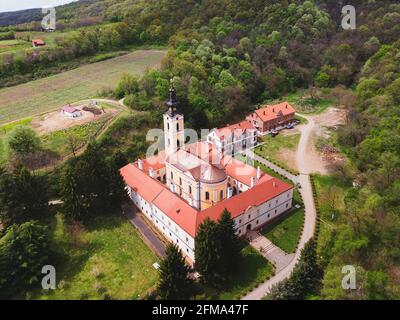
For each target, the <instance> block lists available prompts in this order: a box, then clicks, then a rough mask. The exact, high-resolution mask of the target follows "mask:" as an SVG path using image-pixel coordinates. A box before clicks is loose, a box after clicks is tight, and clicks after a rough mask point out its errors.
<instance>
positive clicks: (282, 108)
mask: <svg viewBox="0 0 400 320" xmlns="http://www.w3.org/2000/svg"><path fill="white" fill-rule="evenodd" d="M295 113H296V110H295V109H294V108H293V107H292V106H291V105H290V104H289V103H288V102H283V103H280V104H276V105H273V106H270V105H266V106H264V107H262V108H260V109H258V110H256V111H254V112H253V113H251V114H250V115H248V116H247V118H246V119H247V120H248V121H250V122H251V123H252V124H253V126H254V127H255V128H257V129H258V131H259V132H261V133H268V132H270V131H272V130H279V129H281V128H284V127H285V126H286V125H288V124H290V123H293V122H294V120H295V119H294V115H295Z"/></svg>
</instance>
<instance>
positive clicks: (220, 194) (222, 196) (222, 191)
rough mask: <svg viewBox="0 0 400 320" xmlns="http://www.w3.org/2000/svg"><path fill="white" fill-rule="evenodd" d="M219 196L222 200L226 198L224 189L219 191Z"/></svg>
mask: <svg viewBox="0 0 400 320" xmlns="http://www.w3.org/2000/svg"><path fill="white" fill-rule="evenodd" d="M219 198H220V200H222V199H224V190H221V191H220V192H219Z"/></svg>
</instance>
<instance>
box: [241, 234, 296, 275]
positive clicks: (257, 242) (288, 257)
mask: <svg viewBox="0 0 400 320" xmlns="http://www.w3.org/2000/svg"><path fill="white" fill-rule="evenodd" d="M246 237H247V239H248V240H249V243H250V245H251V246H252V247H253V248H254V249H256V250H258V251H259V252H260V253H261V254H262V255H263V256H264V257H265V258H266V259H267V260H268V261H270V262H271V263H272V264H273V265H274V266H275V272H280V271H281V270H282V269H284V268H285V267H286V266H287V265H288V264H289V263H290V261H292V259H293V257H294V253H292V254H287V253H286V252H285V251H283V250H282V249H281V248H279V247H277V246H276V245H274V244H273V243H272V242H271V241H270V240H268V239H267V238H266V237H264V236H263V235H262V234H260V233H259V232H258V231H250V232H249V233H248V235H247V236H246Z"/></svg>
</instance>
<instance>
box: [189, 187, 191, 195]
mask: <svg viewBox="0 0 400 320" xmlns="http://www.w3.org/2000/svg"><path fill="white" fill-rule="evenodd" d="M189 194H192V186H189Z"/></svg>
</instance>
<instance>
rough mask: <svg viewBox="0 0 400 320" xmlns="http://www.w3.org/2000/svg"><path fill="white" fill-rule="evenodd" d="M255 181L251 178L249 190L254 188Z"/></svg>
mask: <svg viewBox="0 0 400 320" xmlns="http://www.w3.org/2000/svg"><path fill="white" fill-rule="evenodd" d="M255 180H256V179H254V177H251V184H250V188H254V185H255Z"/></svg>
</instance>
